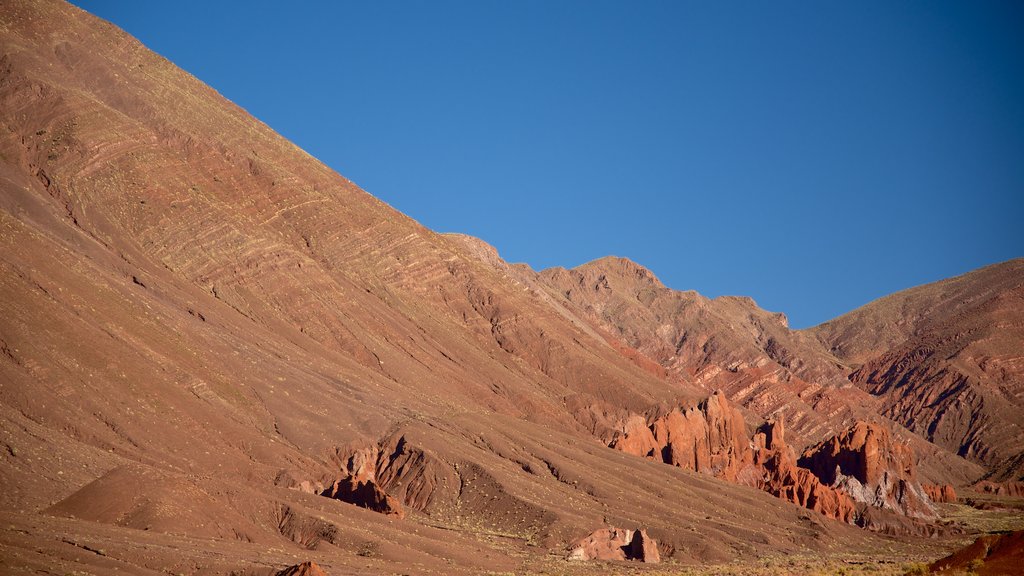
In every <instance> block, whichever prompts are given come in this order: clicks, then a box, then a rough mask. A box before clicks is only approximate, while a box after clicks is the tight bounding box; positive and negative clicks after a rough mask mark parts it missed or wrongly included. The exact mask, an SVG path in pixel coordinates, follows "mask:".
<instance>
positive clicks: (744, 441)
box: [0, 0, 980, 574]
mask: <svg viewBox="0 0 1024 576" xmlns="http://www.w3.org/2000/svg"><path fill="white" fill-rule="evenodd" d="M0 123H2V127H3V130H2V131H0V269H2V270H0V272H2V273H0V437H2V442H3V444H4V450H0V460H2V465H0V484H2V486H3V487H4V490H2V491H0V518H2V520H3V526H5V529H4V530H2V531H0V548H2V549H3V553H2V554H0V567H2V571H5V572H6V571H12V572H16V571H50V572H52V571H57V570H59V571H61V572H62V573H65V572H67V573H70V572H91V573H110V572H114V571H118V572H129V573H140V574H146V573H224V574H227V573H260V574H273V573H276V572H279V571H282V570H284V571H286V572H287V571H304V570H305V571H314V568H315V569H316V570H317V571H320V570H322V572H324V573H396V572H397V573H417V574H418V573H465V574H477V573H482V572H486V571H492V572H513V571H515V572H529V571H534V572H540V571H549V572H550V571H555V572H560V571H563V569H564V564H563V563H564V562H565V560H564V559H563V558H564V557H565V556H566V555H567V554H568V551H569V550H570V549H571V548H572V547H573V546H576V545H577V544H578V543H579V542H580V541H581V540H584V539H586V538H587V537H588V535H593V534H596V533H602V532H601V531H609V530H612V527H621V528H619V529H618V530H621V531H623V533H624V534H625V533H629V534H631V535H632V536H633V538H632V539H628V540H629V543H630V546H633V547H638V548H639V551H640V552H643V554H640V556H643V557H644V558H645V559H646V558H655V557H658V558H661V559H665V560H668V561H671V562H676V563H683V564H690V563H696V562H724V561H732V560H733V559H739V560H741V561H749V562H753V561H754V560H756V559H758V558H761V557H764V556H775V555H789V554H796V553H809V554H816V553H822V554H825V553H829V554H835V553H837V551H842V553H848V554H856V553H871V552H872V551H875V550H879V549H882V548H883V547H885V548H886V549H889V550H904V551H907V550H911V551H919V550H920V549H921V548H922V546H929V545H928V544H925V543H923V542H922V541H919V540H916V539H914V538H911V537H906V536H901V537H900V539H882V538H880V537H878V536H876V535H874V534H871V533H869V532H866V531H863V530H859V529H857V528H855V527H853V526H849V525H847V524H845V523H843V522H836V521H833V520H830V519H828V518H826V517H825V516H823V515H821V514H816V513H814V512H811V511H809V510H807V508H811V509H814V510H819V511H824V509H823V507H822V506H815V502H817V500H816V499H820V498H827V499H828V500H829V501H830V502H832V501H834V502H836V503H837V506H835V508H842V509H843V510H846V509H847V507H846V506H845V505H842V503H843V502H845V500H844V499H843V496H842V494H839V493H838V492H835V491H834V490H833V488H832V487H826V486H825V485H824V484H823V483H822V481H820V480H813V479H812V478H811V477H810V475H811V472H810V471H809V470H808V469H806V468H799V467H798V466H797V465H796V461H795V457H794V453H793V452H792V448H791V447H790V446H788V445H785V444H784V443H782V441H781V434H780V433H772V432H770V431H772V430H781V428H775V427H769V428H767V430H768V431H767V432H766V431H764V430H762V431H761V432H756V431H755V427H757V426H758V425H760V424H761V420H762V419H764V418H767V417H768V416H778V417H779V420H777V421H776V424H774V425H773V426H778V422H780V421H781V419H782V418H784V419H785V420H786V422H787V425H788V426H789V427H790V428H791V429H793V430H794V431H796V432H795V434H792V435H791V438H790V439H789V442H790V444H793V446H800V445H803V444H807V443H810V442H814V441H821V440H825V439H827V438H829V437H830V436H831V435H833V434H835V433H837V432H839V431H840V427H841V426H845V425H847V424H849V423H852V422H853V421H854V419H855V418H860V417H862V416H863V417H868V416H872V415H874V413H875V412H876V411H878V410H879V409H880V402H881V401H880V400H879V399H877V398H875V397H873V396H872V395H870V394H868V393H867V392H865V391H864V390H862V389H860V388H858V387H855V386H852V385H850V384H849V381H848V380H847V379H846V375H847V373H848V372H849V366H850V362H851V361H850V360H846V359H844V358H843V357H839V356H837V355H835V354H833V353H832V352H831V351H829V350H828V348H827V347H825V346H823V345H822V344H821V339H820V337H819V336H818V335H817V334H814V333H804V332H794V331H791V330H789V329H788V328H787V327H786V326H785V321H784V318H782V317H780V316H779V315H773V314H770V313H767V312H764V311H762V310H760V309H758V308H757V307H756V306H755V305H754V304H753V302H752V301H749V300H745V299H739V298H723V299H716V300H707V299H703V298H701V297H699V296H697V295H695V294H692V293H674V292H672V291H669V290H667V289H666V288H664V287H663V286H661V285H660V284H659V283H657V281H656V279H654V278H653V275H651V274H650V273H649V272H647V271H645V270H643V269H641V268H639V267H636V266H635V265H632V264H631V263H628V262H625V261H618V260H607V261H602V262H601V263H599V264H595V266H593V267H591V268H592V269H586V270H582V271H548V272H545V273H542V274H537V273H534V272H533V271H532V270H529V269H528V268H527V267H524V266H517V265H509V264H507V263H505V262H503V261H502V260H501V259H500V258H499V257H498V256H497V253H496V252H494V251H493V250H492V249H490V248H489V247H487V246H486V245H485V244H483V243H482V242H479V241H477V240H474V239H470V238H466V237H458V236H449V235H439V234H436V233H434V232H432V231H430V230H427V229H425V228H424V227H422V226H420V225H419V224H417V223H416V222H414V221H412V220H410V219H409V218H407V217H405V216H403V215H402V214H400V213H398V212H396V211H395V210H393V209H391V208H390V207H389V206H387V205H385V204H384V203H382V202H380V201H378V200H376V199H375V198H373V197H372V196H370V195H369V194H367V193H366V192H364V191H362V190H360V189H359V188H358V187H356V186H355V185H353V184H352V183H351V182H349V181H347V180H345V179H344V178H343V177H341V176H339V175H338V174H336V173H334V172H333V171H331V170H330V169H328V168H327V167H325V166H324V165H322V164H321V163H319V162H318V161H317V160H316V159H314V158H312V157H310V156H309V155H308V154H306V153H305V152H303V151H302V150H300V149H298V148H296V147H295V146H294V145H292V144H291V143H289V142H288V141H286V140H284V139H283V138H281V137H280V136H279V135H277V134H276V133H274V132H273V131H272V130H271V129H269V128H268V127H267V126H265V125H263V124H261V123H260V122H258V121H257V120H255V119H254V118H252V117H251V116H249V115H248V114H246V113H245V111H244V110H241V109H240V108H238V107H237V106H235V105H233V104H232V103H230V102H228V101H227V100H225V99H224V98H222V97H221V96H220V95H218V94H217V93H216V92H214V91H213V90H212V89H210V88H209V87H207V86H205V85H203V84H202V83H201V82H199V81H198V80H196V79H195V78H193V77H191V76H189V75H188V74H187V73H185V72H183V71H181V70H179V69H177V68H176V67H174V66H173V65H172V64H171V63H169V62H167V61H166V60H164V59H163V58H161V57H159V56H157V55H155V54H153V53H152V52H150V51H148V50H147V49H145V47H143V46H142V45H141V44H139V43H138V42H137V41H135V40H134V39H133V38H131V37H129V36H128V35H126V34H124V33H123V32H122V31H120V30H118V29H117V28H115V27H113V26H112V25H110V24H108V23H105V22H103V21H101V20H98V19H96V18H94V17H92V16H90V15H88V14H86V13H84V12H82V11H81V10H79V9H77V8H74V7H72V6H70V5H67V4H65V3H62V2H59V1H57V0H9V1H6V2H4V3H3V5H2V9H0ZM603 268H607V269H608V270H610V272H601V269H603ZM602 274H603V275H604V278H603V279H602V278H601V275H602ZM577 276H578V277H577ZM573 283H575V284H573ZM574 291H575V292H574ZM586 291H596V292H598V293H599V295H597V296H595V295H591V294H589V293H586V294H585V292H586ZM634 301H636V302H639V303H640V305H639V306H637V305H636V304H634ZM717 388H721V389H723V390H724V396H728V398H730V399H733V400H735V401H737V402H738V403H739V404H741V405H742V406H743V407H744V410H743V411H733V410H732V409H731V408H730V409H728V414H729V415H728V418H727V420H728V421H729V424H728V428H729V431H730V432H729V434H727V435H726V436H727V440H728V442H725V443H722V442H718V443H716V442H714V441H711V438H712V437H713V432H712V428H707V430H704V429H701V430H702V431H701V434H704V433H705V432H706V433H707V435H708V438H709V441H708V442H706V443H705V444H704V445H702V447H700V448H696V447H694V448H692V449H690V450H687V448H690V447H688V446H684V445H683V443H681V442H680V441H679V438H682V437H685V434H686V433H688V432H687V431H686V430H682V429H679V428H675V429H669V428H666V429H665V433H666V435H665V436H663V437H662V438H663V439H664V440H665V446H659V449H660V448H663V447H669V453H670V454H677V455H679V456H680V460H679V461H678V462H675V461H670V462H668V463H669V464H677V465H665V463H664V462H657V461H656V462H651V461H648V460H647V459H645V458H643V457H638V456H644V454H640V455H634V454H630V453H624V452H623V451H620V450H614V449H611V448H609V446H608V445H609V443H613V442H614V441H615V438H616V434H618V433H620V432H621V431H622V430H623V428H622V424H623V423H624V422H630V421H633V420H635V418H636V417H638V416H640V417H641V419H642V422H643V425H645V426H647V425H653V426H657V425H658V422H659V418H660V417H661V416H665V415H666V414H670V413H672V412H673V411H674V410H677V409H678V410H682V409H684V407H686V406H691V405H694V404H697V405H703V406H704V407H705V411H704V412H705V414H706V416H705V417H704V419H705V421H706V422H711V421H712V420H714V421H716V422H717V421H718V420H715V418H714V414H712V412H714V410H711V412H708V410H707V407H708V406H710V404H709V403H710V402H712V401H714V402H725V400H724V396H723V397H718V396H711V398H712V400H704V401H703V404H701V402H702V399H703V398H706V397H708V396H709V395H710V394H711V392H712V391H713V390H714V389H717ZM883 400H884V399H883ZM874 417H875V418H876V419H877V421H879V422H882V423H885V425H886V426H890V425H892V423H891V422H888V421H887V420H886V419H885V418H884V417H882V416H877V415H874ZM697 428H699V426H698V427H697ZM673 430H674V432H673ZM673 433H674V434H675V435H674V436H673ZM767 434H772V437H773V439H774V438H776V437H777V441H774V440H773V439H769V438H768V436H767ZM655 438H656V439H657V438H658V436H657V435H655ZM687 438H690V439H691V440H693V439H696V438H697V436H696V435H694V436H693V437H687ZM793 438H797V439H799V441H798V442H794V441H793ZM719 440H721V438H719ZM730 450H731V451H732V454H733V455H738V456H740V460H741V461H743V462H749V463H750V464H751V466H752V467H753V468H751V469H752V470H753V471H754V472H755V475H756V474H759V475H760V476H756V477H754V476H750V475H748V476H750V478H752V481H751V482H749V484H751V485H752V486H753V487H752V486H743V485H739V484H737V483H735V482H728V481H723V480H722V479H721V478H718V477H716V476H715V475H714V474H711V475H709V474H705V473H704V468H700V469H698V468H697V467H696V466H694V467H693V468H692V469H691V468H689V467H686V466H682V465H678V464H679V462H682V458H683V457H684V456H685V455H692V456H693V458H694V459H695V462H701V463H702V464H703V463H704V462H706V463H708V464H709V465H710V468H709V469H711V470H713V469H714V468H715V466H716V465H717V464H719V463H721V462H723V461H724V462H725V463H726V464H728V463H729V462H730V456H729V454H730ZM912 450H914V452H915V454H917V455H918V456H919V457H921V458H924V459H925V460H926V461H927V462H933V463H945V464H947V466H946V469H947V470H946V473H945V474H946V476H949V475H952V476H955V477H956V482H957V483H958V484H962V483H963V482H966V481H967V480H973V479H974V478H975V477H977V476H979V475H980V473H975V471H974V470H972V468H971V466H972V465H970V464H966V463H965V462H964V461H962V460H957V459H956V458H955V457H952V456H950V455H949V454H948V453H946V452H945V451H943V450H942V449H939V448H935V447H933V446H932V445H930V444H927V443H924V442H923V441H921V444H920V445H917V446H913V447H912ZM755 453H756V454H755ZM748 455H749V457H748ZM936 467H937V466H936ZM921 468H922V473H924V472H925V466H924V465H923V464H922V466H921ZM978 470H979V471H980V469H978ZM773 471H777V472H778V473H777V474H776V473H775V472H773ZM773 474H774V475H773ZM937 476H942V474H936V475H935V476H932V477H930V478H931V479H933V480H935V481H938V480H942V479H944V478H939V477H937ZM725 479H726V480H733V481H735V480H737V478H728V477H726V478H725ZM758 488H761V489H758ZM826 488H828V489H827V490H826ZM763 490H767V491H768V492H773V493H776V492H777V493H778V494H779V495H781V496H782V497H783V498H785V500H789V501H793V502H797V503H798V504H800V506H796V505H793V504H792V503H790V502H789V501H785V500H783V499H780V498H776V497H773V496H772V495H770V494H767V493H765V491H763ZM812 501H813V502H812ZM838 516H839V517H841V518H843V519H846V513H845V512H843V513H840V514H838ZM609 533H610V532H609ZM637 534H640V535H641V537H640V539H639V540H637V537H636V535H637ZM655 543H657V544H656V545H655ZM606 544H607V542H606ZM612 551H613V552H614V550H612ZM636 552H637V551H633V553H632V555H629V554H625V553H623V557H624V558H631V557H638V555H637V553H636ZM300 562H303V563H304V562H309V564H299V563H300ZM314 562H315V564H313V563H314ZM552 563H554V564H552Z"/></svg>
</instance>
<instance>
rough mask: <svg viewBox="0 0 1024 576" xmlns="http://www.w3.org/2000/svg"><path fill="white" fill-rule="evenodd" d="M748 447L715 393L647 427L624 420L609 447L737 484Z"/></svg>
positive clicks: (735, 415)
mask: <svg viewBox="0 0 1024 576" xmlns="http://www.w3.org/2000/svg"><path fill="white" fill-rule="evenodd" d="M749 443H750V441H749V439H748V437H747V431H746V423H745V421H744V420H743V415H742V414H741V413H740V411H739V410H737V409H736V408H733V407H732V406H731V405H730V404H729V401H728V400H726V398H725V395H724V394H722V393H721V392H718V391H716V392H715V393H714V394H712V395H711V396H710V397H709V398H707V399H706V400H704V401H702V402H700V403H698V404H696V405H694V406H690V407H688V408H675V409H673V410H670V411H669V412H668V413H667V414H663V415H660V416H657V417H655V418H653V419H652V421H651V422H649V423H648V422H647V421H646V420H645V419H643V418H642V417H640V416H638V415H632V416H630V417H628V418H627V419H626V420H625V422H624V423H623V424H622V426H621V429H620V433H619V434H617V435H616V436H615V437H614V438H613V439H612V442H611V447H612V448H615V449H617V450H622V451H624V452H628V453H630V454H636V455H637V456H644V457H647V458H653V459H656V460H660V461H662V462H664V463H666V464H671V465H673V466H679V467H680V468H686V469H687V470H693V471H695V472H699V473H702V474H709V475H711V476H715V477H716V478H722V479H723V480H728V481H730V482H735V481H736V479H737V477H738V475H739V473H740V471H741V470H742V469H743V468H745V467H746V466H748V465H749V464H750V462H751V458H750V448H749Z"/></svg>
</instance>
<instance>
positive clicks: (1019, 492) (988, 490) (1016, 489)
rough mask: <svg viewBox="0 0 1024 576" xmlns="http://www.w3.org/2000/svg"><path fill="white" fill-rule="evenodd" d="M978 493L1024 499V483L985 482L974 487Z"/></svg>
mask: <svg viewBox="0 0 1024 576" xmlns="http://www.w3.org/2000/svg"><path fill="white" fill-rule="evenodd" d="M973 488H974V490H975V491H976V492H983V493H985V494H995V495H997V496H1013V497H1015V498H1024V482H1013V481H1011V482H989V481H988V480H983V481H981V482H978V483H977V484H975V485H974V486H973Z"/></svg>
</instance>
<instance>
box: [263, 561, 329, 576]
mask: <svg viewBox="0 0 1024 576" xmlns="http://www.w3.org/2000/svg"><path fill="white" fill-rule="evenodd" d="M276 576H327V573H326V572H324V570H323V568H320V567H319V566H317V564H316V562H308V561H307V562H303V563H302V564H295V565H293V566H289V567H287V568H285V569H284V570H280V571H278V572H277V574H276Z"/></svg>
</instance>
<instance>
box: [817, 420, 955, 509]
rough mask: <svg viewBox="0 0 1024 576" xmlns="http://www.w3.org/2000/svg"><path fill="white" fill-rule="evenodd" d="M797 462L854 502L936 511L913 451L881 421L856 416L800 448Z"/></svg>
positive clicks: (881, 506)
mask: <svg viewBox="0 0 1024 576" xmlns="http://www.w3.org/2000/svg"><path fill="white" fill-rule="evenodd" d="M797 464H798V465H799V466H800V467H802V468H807V469H808V470H810V471H812V472H813V473H814V475H815V476H817V477H818V479H819V480H821V481H822V482H823V483H825V484H827V485H829V486H832V487H834V488H841V489H843V490H844V491H845V492H846V493H848V494H849V495H850V497H852V498H853V499H854V500H855V501H857V502H861V503H864V504H867V505H869V506H873V507H876V508H882V509H884V510H892V511H895V512H899V513H901V514H904V515H906V516H911V517H914V518H921V519H928V520H930V519H934V518H935V517H936V512H935V509H934V507H932V505H931V502H930V501H929V499H928V497H927V495H926V494H925V492H924V489H922V488H921V485H920V484H919V483H918V482H917V476H916V470H915V467H914V458H913V453H912V452H911V450H910V448H909V447H908V446H906V445H904V444H901V443H899V442H896V441H894V440H893V437H892V434H891V433H890V432H889V430H888V429H886V428H884V427H882V426H879V425H876V424H869V423H867V422H863V421H858V422H857V423H855V424H854V425H853V426H851V427H850V428H849V429H847V430H846V432H844V433H842V434H839V435H836V436H833V437H832V438H830V439H828V440H825V441H824V442H820V443H818V444H816V445H814V446H812V447H810V448H808V449H807V450H805V451H804V453H803V455H802V456H801V457H800V460H799V461H798V462H797Z"/></svg>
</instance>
